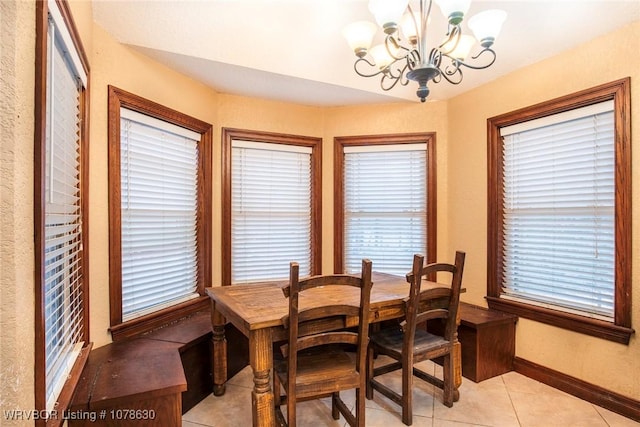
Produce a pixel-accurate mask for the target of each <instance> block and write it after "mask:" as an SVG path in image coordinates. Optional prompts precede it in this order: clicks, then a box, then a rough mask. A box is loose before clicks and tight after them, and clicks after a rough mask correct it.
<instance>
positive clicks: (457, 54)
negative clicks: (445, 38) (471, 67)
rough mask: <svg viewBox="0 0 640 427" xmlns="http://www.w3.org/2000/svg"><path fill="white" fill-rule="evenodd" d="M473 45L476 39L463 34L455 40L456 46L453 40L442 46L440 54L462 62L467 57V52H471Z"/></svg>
mask: <svg viewBox="0 0 640 427" xmlns="http://www.w3.org/2000/svg"><path fill="white" fill-rule="evenodd" d="M475 44H476V39H475V38H474V37H473V36H470V35H467V34H464V35H462V36H460V38H459V39H458V40H457V45H456V41H455V40H451V41H449V42H448V43H445V44H443V45H442V52H443V53H445V54H447V55H449V56H450V57H452V58H455V59H458V60H460V61H464V60H465V59H466V58H467V56H469V52H471V48H472V47H473V46H474V45H475Z"/></svg>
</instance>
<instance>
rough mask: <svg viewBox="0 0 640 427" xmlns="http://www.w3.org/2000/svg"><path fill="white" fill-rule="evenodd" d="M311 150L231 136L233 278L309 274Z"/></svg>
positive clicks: (243, 280)
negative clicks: (292, 270) (294, 266)
mask: <svg viewBox="0 0 640 427" xmlns="http://www.w3.org/2000/svg"><path fill="white" fill-rule="evenodd" d="M311 153H312V150H311V148H310V147H301V146H295V145H285V144H274V143H260V142H250V141H240V140H234V141H232V214H231V239H232V283H246V282H252V281H263V280H277V279H285V278H287V277H288V275H289V263H290V262H291V261H295V262H298V263H299V264H300V275H301V276H305V275H309V274H311Z"/></svg>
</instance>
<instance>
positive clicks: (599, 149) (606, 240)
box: [503, 102, 615, 321]
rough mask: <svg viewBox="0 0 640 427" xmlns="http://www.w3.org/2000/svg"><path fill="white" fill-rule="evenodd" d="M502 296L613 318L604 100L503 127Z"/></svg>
mask: <svg viewBox="0 0 640 427" xmlns="http://www.w3.org/2000/svg"><path fill="white" fill-rule="evenodd" d="M503 137H504V153H503V154H504V194H503V197H504V246H503V248H504V253H503V256H504V264H503V265H504V268H503V292H504V294H503V297H506V298H512V299H516V300H524V301H526V302H528V303H532V304H537V305H541V306H545V307H550V308H555V309H561V310H564V311H569V312H573V313H577V314H581V315H586V316H590V317H597V318H602V319H604V320H610V321H611V320H612V319H613V315H614V312H613V309H614V294H615V290H614V289H615V282H614V237H615V236H614V207H615V188H614V163H615V159H614V155H615V153H614V116H613V104H612V102H606V103H601V104H597V105H594V106H589V107H586V108H584V109H577V110H573V111H572V112H569V113H561V114H559V115H556V116H550V117H547V118H545V119H543V121H542V122H537V123H531V124H529V125H528V126H527V125H526V123H525V124H524V127H523V126H520V127H519V128H510V129H505V131H504V132H503Z"/></svg>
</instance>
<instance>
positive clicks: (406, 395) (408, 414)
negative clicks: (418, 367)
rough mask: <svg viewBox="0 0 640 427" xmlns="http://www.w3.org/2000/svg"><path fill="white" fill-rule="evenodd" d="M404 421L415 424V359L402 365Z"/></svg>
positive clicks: (407, 423)
mask: <svg viewBox="0 0 640 427" xmlns="http://www.w3.org/2000/svg"><path fill="white" fill-rule="evenodd" d="M402 422H403V423H404V424H406V425H408V426H410V425H411V424H413V360H409V361H405V364H404V365H403V366H402Z"/></svg>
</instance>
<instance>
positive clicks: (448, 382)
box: [442, 353, 454, 408]
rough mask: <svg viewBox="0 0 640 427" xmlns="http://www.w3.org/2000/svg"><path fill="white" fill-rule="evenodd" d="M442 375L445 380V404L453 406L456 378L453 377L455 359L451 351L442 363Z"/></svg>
mask: <svg viewBox="0 0 640 427" xmlns="http://www.w3.org/2000/svg"><path fill="white" fill-rule="evenodd" d="M442 368H443V369H442V376H443V380H444V387H443V390H442V391H443V399H442V400H443V403H444V405H445V406H448V407H449V408H451V407H452V406H453V392H454V390H453V389H454V386H453V382H454V378H453V361H452V360H451V353H449V354H447V355H446V356H444V361H443V364H442Z"/></svg>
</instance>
